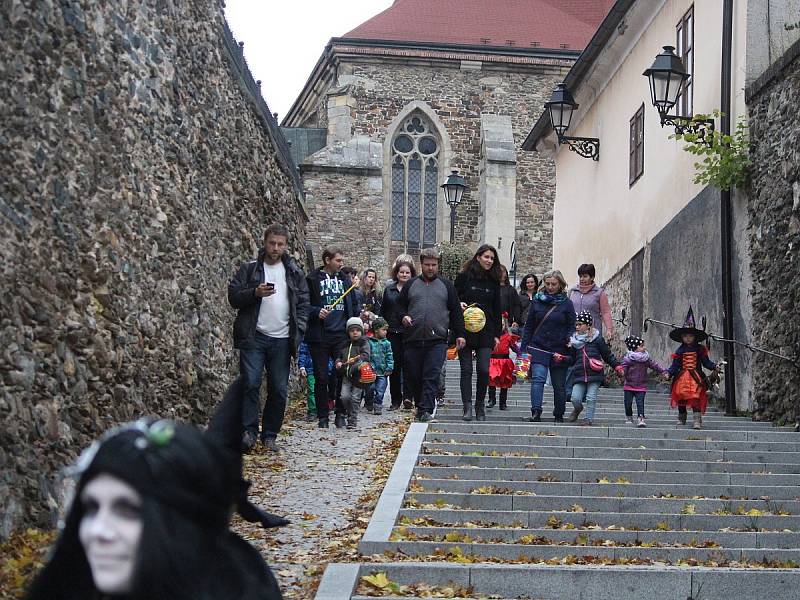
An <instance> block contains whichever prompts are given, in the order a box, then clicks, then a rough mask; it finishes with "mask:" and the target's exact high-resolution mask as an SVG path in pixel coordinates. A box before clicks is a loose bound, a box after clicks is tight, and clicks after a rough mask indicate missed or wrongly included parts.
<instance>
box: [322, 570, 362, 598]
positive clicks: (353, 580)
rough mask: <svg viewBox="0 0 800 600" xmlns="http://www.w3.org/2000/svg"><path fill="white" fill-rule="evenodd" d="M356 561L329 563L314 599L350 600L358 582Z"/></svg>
mask: <svg viewBox="0 0 800 600" xmlns="http://www.w3.org/2000/svg"><path fill="white" fill-rule="evenodd" d="M359 567H360V565H359V564H358V563H350V564H345V563H331V564H329V565H328V566H327V568H326V569H325V573H324V574H323V576H322V581H321V582H320V584H319V588H318V589H317V594H316V596H314V598H315V599H316V600H350V596H352V594H353V593H354V592H355V591H356V585H357V584H358V573H359V570H360V569H359Z"/></svg>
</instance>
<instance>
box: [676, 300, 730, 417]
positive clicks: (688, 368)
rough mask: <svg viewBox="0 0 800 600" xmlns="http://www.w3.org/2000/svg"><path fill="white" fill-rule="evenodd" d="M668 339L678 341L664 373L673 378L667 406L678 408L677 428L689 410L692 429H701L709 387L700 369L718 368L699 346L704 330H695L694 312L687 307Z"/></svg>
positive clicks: (718, 370) (704, 348) (710, 369)
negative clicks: (680, 325)
mask: <svg viewBox="0 0 800 600" xmlns="http://www.w3.org/2000/svg"><path fill="white" fill-rule="evenodd" d="M669 337H670V338H671V339H672V340H674V341H676V342H680V346H678V348H677V350H675V352H674V353H673V355H672V364H671V365H670V367H669V369H667V371H668V372H669V374H670V376H671V377H672V391H671V393H670V397H669V400H670V406H672V407H676V406H677V407H678V425H686V414H687V410H686V409H687V407H691V409H692V428H693V429H701V428H702V427H703V414H704V413H705V412H706V406H707V405H708V395H707V394H706V390H708V387H709V381H708V377H706V375H705V373H703V367H705V368H706V369H708V370H709V371H714V372H715V373H719V372H720V371H721V370H722V367H721V365H717V364H715V363H713V362H712V361H711V359H710V358H708V349H707V348H706V347H705V346H701V345H700V343H701V342H703V341H704V340H705V339H706V338H707V337H708V334H706V332H705V331H702V330H700V329H697V327H695V321H694V312H693V311H692V307H691V306H690V307H689V312H688V313H686V320H685V322H684V325H683V327H678V328H676V329H673V330H672V331H670V333H669Z"/></svg>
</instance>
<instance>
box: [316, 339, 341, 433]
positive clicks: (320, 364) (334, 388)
mask: <svg viewBox="0 0 800 600" xmlns="http://www.w3.org/2000/svg"><path fill="white" fill-rule="evenodd" d="M343 342H344V340H342V339H338V340H333V341H323V342H317V343H313V344H309V345H308V351H309V353H310V354H311V360H312V361H314V396H315V398H316V401H317V418H318V419H327V418H328V414H329V413H330V408H331V406H332V405H334V406H335V407H336V414H337V415H339V414H344V412H345V411H344V407H343V406H342V400H341V397H340V393H339V392H340V390H341V381H340V378H339V376H338V374H337V373H336V372H335V371H334V372H333V373H330V372H329V371H328V359H330V358H332V359H333V360H334V362H336V358H337V356H338V354H339V348H341V346H342V343H343Z"/></svg>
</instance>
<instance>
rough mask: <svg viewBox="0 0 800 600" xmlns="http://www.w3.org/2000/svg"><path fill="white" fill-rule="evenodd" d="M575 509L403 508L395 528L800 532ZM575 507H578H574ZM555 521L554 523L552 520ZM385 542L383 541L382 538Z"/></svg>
mask: <svg viewBox="0 0 800 600" xmlns="http://www.w3.org/2000/svg"><path fill="white" fill-rule="evenodd" d="M573 501H574V504H572V505H570V506H569V507H567V510H561V511H558V510H534V511H528V510H474V509H449V508H441V509H439V508H403V509H402V510H400V513H399V517H398V523H399V524H401V525H402V524H405V523H409V524H413V523H414V522H415V520H419V519H423V520H424V521H425V522H427V523H436V524H449V525H451V526H452V527H455V528H459V527H462V526H464V525H465V524H469V525H470V526H473V527H474V526H485V527H495V526H498V527H518V528H531V529H537V528H542V527H550V528H554V529H555V530H558V529H566V530H568V531H569V530H573V531H574V530H583V529H587V528H592V527H602V528H608V527H613V528H616V529H620V528H624V529H630V530H658V529H659V528H662V529H664V530H670V531H683V530H687V531H723V530H742V531H769V532H798V531H800V515H772V514H770V515H767V514H762V515H760V516H747V515H739V514H729V515H720V514H693V515H684V514H680V512H674V513H665V512H663V511H662V512H650V513H648V512H637V513H626V514H620V513H618V512H608V511H591V512H588V507H587V506H585V505H586V504H588V503H587V502H584V501H583V500H582V499H577V498H575V499H573ZM579 502H580V503H579ZM740 506H741V507H742V509H743V510H745V509H746V510H750V508H756V509H758V510H762V509H766V508H768V507H767V506H766V504H765V503H764V502H761V503H757V502H752V503H748V502H746V501H737V502H734V503H732V504H730V505H728V508H730V509H733V510H734V511H735V510H738V509H739V507H740ZM574 507H580V508H582V509H583V512H575V511H574V510H571V511H570V509H573V508H574ZM554 518H555V519H556V521H553V520H552V519H554ZM387 539H388V537H387Z"/></svg>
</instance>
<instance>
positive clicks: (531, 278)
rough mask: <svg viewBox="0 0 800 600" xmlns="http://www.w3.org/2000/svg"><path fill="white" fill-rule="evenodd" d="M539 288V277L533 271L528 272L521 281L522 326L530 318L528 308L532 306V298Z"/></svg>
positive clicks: (520, 310) (520, 309) (520, 308)
mask: <svg viewBox="0 0 800 600" xmlns="http://www.w3.org/2000/svg"><path fill="white" fill-rule="evenodd" d="M538 290H539V279H538V278H537V277H536V275H534V274H533V273H528V274H527V275H525V277H523V278H522V281H520V283H519V312H520V321H519V324H520V326H522V327H524V326H525V321H527V319H528V309H529V308H530V306H531V300H533V297H534V296H535V295H536V292H537V291H538Z"/></svg>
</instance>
